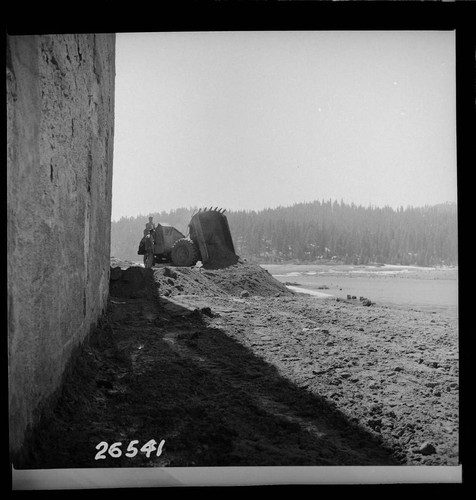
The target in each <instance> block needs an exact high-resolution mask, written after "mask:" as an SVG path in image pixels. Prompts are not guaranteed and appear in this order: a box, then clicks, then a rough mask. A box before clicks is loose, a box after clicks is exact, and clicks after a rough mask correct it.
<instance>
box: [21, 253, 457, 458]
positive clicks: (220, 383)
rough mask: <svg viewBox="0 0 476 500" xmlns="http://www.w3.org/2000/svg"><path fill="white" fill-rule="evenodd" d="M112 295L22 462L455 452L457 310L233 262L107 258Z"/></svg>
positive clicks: (392, 455)
mask: <svg viewBox="0 0 476 500" xmlns="http://www.w3.org/2000/svg"><path fill="white" fill-rule="evenodd" d="M110 293H111V297H110V304H109V308H108V311H107V315H106V317H105V318H104V319H103V321H102V322H101V323H100V324H99V325H98V328H97V331H96V332H95V334H94V335H92V336H91V339H90V342H89V344H88V345H86V346H85V348H84V352H83V353H82V355H81V356H80V358H79V359H78V360H77V363H76V366H75V369H74V371H73V372H72V374H71V376H70V377H69V378H68V380H67V381H66V383H65V386H64V390H63V395H62V397H61V399H60V400H59V402H58V406H57V407H56V408H55V410H54V411H53V412H52V413H51V415H49V416H47V417H46V418H45V419H44V421H43V423H42V427H41V429H40V430H39V431H38V432H37V434H36V435H37V438H36V442H35V447H34V452H33V453H32V454H31V456H30V459H29V462H28V464H24V465H25V466H33V467H41V468H47V467H62V468H64V467H141V466H169V467H173V466H179V467H184V466H185V467H187V466H228V465H238V466H270V465H273V466H275V465H311V466H312V465H397V464H406V465H417V464H424V465H456V464H458V352H457V348H458V345H457V325H456V320H455V321H454V322H452V320H450V319H448V318H446V317H443V316H439V315H437V314H430V313H426V312H418V311H403V310H397V309H392V308H387V307H383V306H379V305H378V304H372V305H371V306H367V307H365V306H364V305H362V304H361V303H359V301H349V302H346V301H342V300H340V301H337V300H334V299H332V298H330V299H316V298H314V297H306V296H303V295H301V294H294V293H293V292H291V291H290V290H288V289H287V288H286V287H285V286H284V285H283V284H281V283H280V282H278V281H277V280H275V279H274V278H273V277H272V276H271V275H270V274H269V273H268V272H267V271H265V270H264V269H263V268H261V267H259V266H256V265H252V264H247V263H242V262H239V263H237V264H236V265H234V266H230V267H228V268H225V269H215V270H206V269H203V268H199V267H195V268H174V267H167V266H165V267H158V268H154V269H152V270H145V269H144V268H141V267H138V266H137V267H130V266H128V265H127V264H124V263H123V264H122V268H121V263H120V262H114V263H113V268H112V271H111V285H110ZM152 439H154V440H155V442H156V445H157V446H158V444H159V443H161V442H162V441H163V443H162V448H161V450H160V453H158V452H157V451H154V452H152V453H147V450H146V449H145V450H144V451H139V452H138V453H136V454H135V455H134V456H126V453H125V452H126V449H127V446H128V445H130V443H131V442H132V441H137V442H138V444H137V443H136V446H137V447H139V446H142V445H143V444H145V443H147V442H149V441H150V440H152ZM100 442H106V443H108V446H110V445H111V444H112V443H117V442H120V443H122V444H121V445H120V446H121V447H122V448H121V450H122V451H121V452H120V456H115V455H118V453H117V452H111V453H109V452H105V453H104V458H97V453H98V449H97V448H96V446H97V445H98V444H99V443H100ZM129 455H133V452H132V453H130V454H129Z"/></svg>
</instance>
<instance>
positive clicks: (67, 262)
mask: <svg viewBox="0 0 476 500" xmlns="http://www.w3.org/2000/svg"><path fill="white" fill-rule="evenodd" d="M6 62H7V255H8V263H7V292H8V364H9V366H8V391H9V394H8V397H9V422H10V451H11V453H12V454H15V453H18V452H19V451H20V450H21V448H22V445H23V444H24V441H25V437H26V436H27V435H28V431H29V429H31V428H32V427H33V426H34V425H35V423H36V422H37V420H38V417H39V415H40V413H41V411H42V410H43V409H44V408H45V407H47V406H48V405H49V404H51V402H52V401H53V400H54V395H55V392H57V391H58V389H59V387H60V386H61V381H62V377H63V374H64V372H65V369H66V367H67V365H68V362H69V361H70V359H71V356H72V354H73V352H74V351H75V349H76V348H77V347H78V346H80V345H81V343H82V342H83V340H84V339H85V338H86V337H87V335H88V334H89V332H90V330H91V327H92V326H93V325H94V324H95V323H96V322H97V320H98V318H99V317H100V316H101V314H102V313H103V312H104V310H105V307H106V303H107V298H108V287H109V272H110V228H111V190H112V160H113V138H114V81H115V35H114V34H99V35H94V34H71V35H69V34H61V35H34V36H11V37H8V38H7V60H6Z"/></svg>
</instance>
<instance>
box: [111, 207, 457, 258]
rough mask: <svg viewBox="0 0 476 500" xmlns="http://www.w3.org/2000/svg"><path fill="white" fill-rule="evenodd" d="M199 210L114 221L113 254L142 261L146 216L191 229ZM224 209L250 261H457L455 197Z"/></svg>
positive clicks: (185, 230) (238, 245) (238, 248)
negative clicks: (428, 202) (426, 202)
mask: <svg viewBox="0 0 476 500" xmlns="http://www.w3.org/2000/svg"><path fill="white" fill-rule="evenodd" d="M200 208H205V207H200ZM208 208H210V207H208ZM221 208H226V207H221ZM197 210H198V208H197V207H195V208H179V209H176V210H171V211H170V212H164V211H162V212H155V213H153V212H152V213H150V214H145V215H139V216H135V217H122V218H121V219H119V220H117V221H113V222H112V227H111V256H114V257H117V258H120V259H126V260H131V261H141V259H142V258H141V257H140V256H138V255H137V248H138V245H139V241H140V239H141V237H142V234H143V229H144V227H145V223H146V222H147V220H148V217H149V216H152V217H153V218H154V222H155V223H160V222H164V223H168V224H170V225H172V226H174V227H176V228H177V229H178V230H179V231H181V232H182V233H184V235H187V234H188V223H189V221H190V219H191V217H192V215H193V213H194V212H195V211H197ZM226 216H227V218H228V223H229V226H230V230H231V234H232V236H233V241H234V245H235V251H236V253H237V254H238V255H239V256H240V257H241V258H244V259H248V260H251V261H253V262H258V263H290V262H292V263H308V264H309V263H321V262H328V261H335V262H338V263H344V264H353V265H367V264H400V265H417V266H439V265H457V264H458V234H457V231H458V217H457V205H456V204H455V203H444V204H439V205H433V206H425V207H417V208H415V207H410V206H409V207H406V208H404V207H399V208H398V209H394V208H391V207H383V208H380V207H374V206H368V207H363V206H360V205H359V206H358V205H355V204H354V203H351V204H348V203H344V202H343V201H341V202H337V201H332V200H329V201H314V202H309V203H297V204H294V205H292V206H288V207H277V208H268V209H264V210H259V211H247V210H240V211H227V212H226Z"/></svg>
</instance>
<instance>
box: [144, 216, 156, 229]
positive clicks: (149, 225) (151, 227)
mask: <svg viewBox="0 0 476 500" xmlns="http://www.w3.org/2000/svg"><path fill="white" fill-rule="evenodd" d="M153 219H154V218H153V217H149V222H147V223H146V225H145V228H146V229H147V231H154V230H155V224H154V223H153V222H152V220H153Z"/></svg>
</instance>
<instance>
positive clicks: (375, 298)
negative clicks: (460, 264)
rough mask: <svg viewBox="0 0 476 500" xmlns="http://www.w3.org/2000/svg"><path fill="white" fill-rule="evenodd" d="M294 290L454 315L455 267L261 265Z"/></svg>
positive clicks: (456, 278) (456, 298)
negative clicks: (351, 297) (364, 299)
mask: <svg viewBox="0 0 476 500" xmlns="http://www.w3.org/2000/svg"><path fill="white" fill-rule="evenodd" d="M261 267H263V268H264V269H267V270H268V271H269V272H270V273H271V274H272V275H273V276H274V277H275V278H276V279H277V280H279V281H281V282H282V283H285V284H286V285H287V286H288V287H289V288H290V289H291V290H293V291H295V292H301V293H307V294H309V295H312V296H315V297H316V299H318V298H325V297H329V296H332V297H339V298H343V299H345V298H347V295H351V296H356V297H357V299H359V298H360V297H366V298H368V299H370V300H371V301H372V302H376V303H379V304H382V305H392V306H396V307H403V308H414V309H423V310H429V311H435V312H441V313H446V314H450V315H451V316H457V314H458V270H457V269H456V268H428V267H416V266H390V265H384V266H350V265H336V266H331V265H305V264H302V265H289V264H286V265H281V264H262V265H261Z"/></svg>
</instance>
